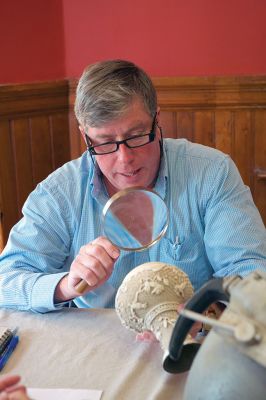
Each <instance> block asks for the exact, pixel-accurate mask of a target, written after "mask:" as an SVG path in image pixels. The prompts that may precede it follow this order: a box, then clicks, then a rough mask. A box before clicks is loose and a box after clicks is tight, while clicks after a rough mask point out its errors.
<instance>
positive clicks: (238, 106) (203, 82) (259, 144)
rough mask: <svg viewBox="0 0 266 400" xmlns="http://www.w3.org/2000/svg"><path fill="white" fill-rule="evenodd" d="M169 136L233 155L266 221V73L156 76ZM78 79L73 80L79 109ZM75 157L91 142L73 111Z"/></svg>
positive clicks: (71, 124) (72, 99) (71, 85)
mask: <svg viewBox="0 0 266 400" xmlns="http://www.w3.org/2000/svg"><path fill="white" fill-rule="evenodd" d="M153 82H154V84H155V87H156V89H157V93H158V103H159V105H160V108H161V125H162V128H163V132H164V136H165V137H172V138H187V139H188V140H191V141H193V142H196V143H202V144H204V145H207V146H211V147H216V148H217V149H219V150H222V151H223V152H225V153H227V154H230V155H231V157H232V158H233V160H234V161H235V163H236V165H237V166H238V168H239V171H240V173H241V176H242V178H243V180H244V182H245V183H246V184H247V185H248V186H249V187H250V188H251V191H252V194H253V197H254V201H255V203H256V205H257V207H258V208H259V210H260V213H261V215H262V218H263V220H264V223H265V225H266V77H265V76H245V77H206V78H205V77H189V78H154V79H153ZM76 84H77V81H76V80H72V81H71V82H70V91H69V96H70V97H69V103H70V109H73V105H74V98H75V89H76ZM70 137H71V155H72V157H78V156H79V154H80V153H81V152H82V151H84V150H85V145H84V143H83V140H82V138H81V135H79V133H78V128H77V123H76V120H75V117H74V114H72V115H70Z"/></svg>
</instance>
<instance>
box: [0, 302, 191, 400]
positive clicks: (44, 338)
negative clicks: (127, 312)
mask: <svg viewBox="0 0 266 400" xmlns="http://www.w3.org/2000/svg"><path fill="white" fill-rule="evenodd" d="M0 325H3V326H5V325H6V326H9V327H11V328H14V327H16V326H18V328H19V331H18V333H19V337H20V342H19V344H18V346H17V348H16V350H15V351H14V353H13V354H12V356H11V357H10V359H9V361H8V363H7V365H6V366H5V368H4V369H3V371H2V373H18V374H20V375H21V376H22V378H23V383H24V384H25V385H27V386H28V387H36V388H80V389H83V388H84V389H99V390H103V396H102V399H103V400H124V399H125V400H131V399H132V400H155V399H156V400H168V399H175V400H177V399H181V398H182V393H183V390H184V385H185V381H186V377H187V374H186V373H183V374H179V375H171V374H168V373H167V372H165V371H164V370H163V368H162V357H163V351H162V350H161V348H160V346H159V344H158V343H150V342H139V341H136V340H135V333H134V332H132V331H129V330H127V329H126V328H124V327H123V326H122V325H121V323H120V321H119V319H118V317H117V315H116V313H115V311H114V310H106V309H97V310H95V309H94V310H90V309H86V310H85V309H75V308H72V309H67V308H65V309H63V310H62V311H58V312H52V313H48V314H43V315H42V314H34V313H29V312H17V311H11V310H3V309H1V310H0Z"/></svg>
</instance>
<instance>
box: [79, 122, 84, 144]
mask: <svg viewBox="0 0 266 400" xmlns="http://www.w3.org/2000/svg"><path fill="white" fill-rule="evenodd" d="M79 130H80V133H81V135H82V137H83V139H84V140H85V142H86V139H85V136H86V135H85V130H84V128H83V127H82V126H81V125H79Z"/></svg>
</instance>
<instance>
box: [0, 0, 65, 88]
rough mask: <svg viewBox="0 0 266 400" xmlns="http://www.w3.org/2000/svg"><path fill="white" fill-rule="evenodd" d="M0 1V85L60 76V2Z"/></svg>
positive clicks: (62, 52)
mask: <svg viewBox="0 0 266 400" xmlns="http://www.w3.org/2000/svg"><path fill="white" fill-rule="evenodd" d="M0 2H1V4H0V84H1V83H19V82H30V81H43V80H53V79H57V78H62V77H64V76H65V59H64V57H65V48H64V29H63V12H62V1H61V0H0Z"/></svg>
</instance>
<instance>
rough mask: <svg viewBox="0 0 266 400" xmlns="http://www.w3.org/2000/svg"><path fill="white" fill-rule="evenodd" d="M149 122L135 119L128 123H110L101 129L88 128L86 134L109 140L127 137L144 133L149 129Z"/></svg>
mask: <svg viewBox="0 0 266 400" xmlns="http://www.w3.org/2000/svg"><path fill="white" fill-rule="evenodd" d="M149 124H150V120H147V119H145V120H143V119H141V120H140V119H138V118H137V119H135V120H132V121H130V122H129V123H123V122H119V121H116V122H111V123H107V124H104V125H103V126H101V127H88V129H87V134H88V135H89V136H90V137H92V138H96V137H97V138H102V139H104V138H110V137H116V136H118V135H119V136H128V135H130V134H134V133H136V132H137V133H138V132H145V131H146V130H148V129H149Z"/></svg>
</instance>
